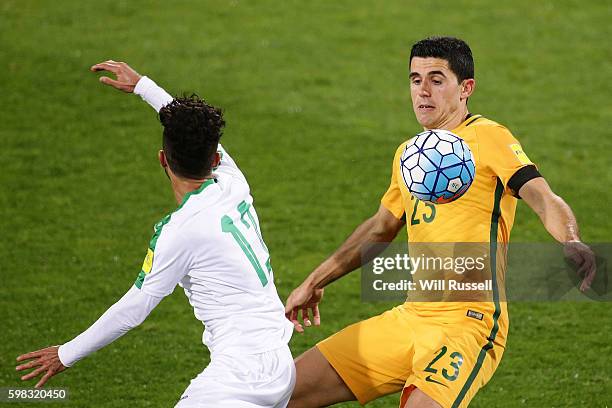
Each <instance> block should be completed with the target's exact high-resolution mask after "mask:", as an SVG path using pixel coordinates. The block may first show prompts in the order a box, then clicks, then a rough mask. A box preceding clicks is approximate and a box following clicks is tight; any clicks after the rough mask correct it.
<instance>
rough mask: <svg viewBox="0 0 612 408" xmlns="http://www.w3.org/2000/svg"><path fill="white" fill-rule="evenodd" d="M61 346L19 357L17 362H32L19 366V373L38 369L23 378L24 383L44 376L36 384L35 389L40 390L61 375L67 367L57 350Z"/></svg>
mask: <svg viewBox="0 0 612 408" xmlns="http://www.w3.org/2000/svg"><path fill="white" fill-rule="evenodd" d="M58 349H59V346H52V347H47V348H44V349H40V350H36V351H32V352H30V353H26V354H22V355H20V356H19V357H17V361H24V360H32V361H29V362H27V363H25V364H21V365H18V366H17V367H16V370H17V371H23V370H27V369H29V368H34V367H38V368H36V369H34V370H32V371H31V372H29V373H28V374H26V375H24V376H22V377H21V379H22V380H23V381H26V380H29V379H32V378H35V377H38V376H39V375H41V374H43V373H44V374H43V376H42V378H41V379H40V380H39V381H38V382H37V383H36V385H35V388H40V387H42V386H43V385H45V383H46V382H47V381H48V380H49V378H51V377H53V376H54V375H56V374H58V373H61V372H62V371H64V370H65V369H66V368H67V367H65V366H64V365H63V364H62V362H61V361H60V359H59V355H58V353H57V350H58Z"/></svg>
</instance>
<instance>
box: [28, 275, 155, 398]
mask: <svg viewBox="0 0 612 408" xmlns="http://www.w3.org/2000/svg"><path fill="white" fill-rule="evenodd" d="M161 299H162V298H158V297H155V296H150V295H148V294H146V293H144V292H142V291H141V290H138V289H137V288H136V287H135V286H132V288H131V289H130V290H129V291H128V292H127V293H126V294H125V295H124V296H123V297H122V298H121V299H120V300H119V301H118V302H117V303H115V304H114V305H113V306H111V307H110V308H109V309H108V310H107V311H106V312H105V313H104V314H103V315H102V316H101V317H100V318H99V319H98V320H97V321H96V322H95V323H94V324H93V325H91V327H90V328H89V329H87V330H85V331H84V332H83V333H81V334H80V335H79V336H77V337H75V338H74V339H73V340H71V341H69V342H68V343H66V344H63V345H61V346H53V347H47V348H44V349H41V350H37V351H33V352H30V353H26V354H22V355H21V356H19V357H17V361H26V360H31V361H29V362H27V363H24V364H21V365H18V366H17V368H16V369H17V371H23V370H27V369H30V368H34V370H32V371H31V372H30V373H28V374H26V375H24V376H22V377H21V379H22V380H24V381H26V380H30V379H32V378H35V377H38V376H39V375H41V374H43V376H42V378H41V379H40V380H39V381H38V383H37V384H36V388H39V387H42V386H43V385H44V384H45V383H46V382H47V381H48V380H49V378H51V377H53V376H54V375H56V374H58V373H60V372H62V371H64V370H65V369H66V368H68V367H71V366H72V365H73V364H74V363H76V362H77V361H78V360H80V359H82V358H84V357H86V356H87V355H89V354H91V353H93V352H94V351H96V350H99V349H101V348H102V347H104V346H106V345H108V344H110V343H112V342H113V341H115V340H116V339H118V338H119V337H121V336H122V335H124V334H125V333H127V332H128V331H129V330H131V329H133V328H134V327H136V326H138V325H139V324H140V323H142V322H143V321H144V320H145V318H146V317H147V316H148V315H149V313H151V311H152V310H153V309H154V308H155V307H156V306H157V305H158V304H159V302H160V301H161Z"/></svg>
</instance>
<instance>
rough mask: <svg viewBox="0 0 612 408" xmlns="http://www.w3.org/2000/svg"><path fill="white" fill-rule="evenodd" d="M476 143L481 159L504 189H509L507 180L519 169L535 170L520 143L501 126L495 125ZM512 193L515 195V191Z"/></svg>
mask: <svg viewBox="0 0 612 408" xmlns="http://www.w3.org/2000/svg"><path fill="white" fill-rule="evenodd" d="M478 143H479V150H480V156H481V160H482V159H483V158H485V157H486V160H487V162H488V163H487V165H488V166H489V168H491V170H493V172H494V173H495V175H496V176H497V177H499V179H500V180H501V182H502V183H503V184H504V188H506V189H510V188H509V187H510V185H509V182H510V180H511V179H512V177H513V176H514V175H515V174H516V173H517V172H518V171H519V170H521V169H523V168H525V167H532V168H533V169H534V170H536V169H535V165H534V164H533V162H532V161H531V160H530V159H529V157H527V155H526V154H525V152H524V151H523V148H522V147H521V144H520V143H519V142H518V140H516V138H515V137H514V136H513V135H512V133H510V131H509V130H508V129H506V128H504V127H503V126H497V127H496V128H495V131H494V132H491V133H488V134H487V135H486V137H483V138H480V139H479V142H478ZM483 156H484V157H483ZM535 173H537V170H536V171H535ZM537 174H539V173H537ZM512 193H513V194H515V195H516V192H512Z"/></svg>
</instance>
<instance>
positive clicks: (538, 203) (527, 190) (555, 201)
mask: <svg viewBox="0 0 612 408" xmlns="http://www.w3.org/2000/svg"><path fill="white" fill-rule="evenodd" d="M518 193H519V195H520V196H521V198H522V199H523V200H524V201H525V202H526V203H527V205H529V207H531V208H532V209H533V210H534V211H535V213H536V214H538V216H539V217H540V220H541V221H542V223H543V224H544V227H545V228H546V230H547V231H548V232H549V233H550V235H552V236H553V238H555V239H556V240H557V241H559V242H560V243H562V244H563V250H564V252H565V255H566V256H567V257H568V258H570V259H571V260H572V261H573V262H574V263H575V264H576V265H577V267H578V274H579V275H580V276H582V277H584V279H583V280H582V284H581V285H580V290H581V291H583V292H584V291H585V290H587V289H588V288H589V287H590V286H591V283H592V282H593V279H594V278H595V273H596V262H595V254H594V253H593V251H592V250H591V248H589V247H588V246H587V245H586V244H584V243H583V242H582V241H581V240H580V235H579V230H578V223H577V222H576V217H575V216H574V213H573V212H572V209H571V208H570V207H569V205H567V203H566V202H565V201H563V199H562V198H561V197H559V196H558V195H556V194H555V193H554V192H553V191H552V190H551V188H550V186H549V185H548V183H547V182H546V180H545V179H544V178H542V177H538V178H534V179H532V180H530V181H528V182H527V183H525V184H524V185H523V186H522V187H521V189H520V190H519V192H518Z"/></svg>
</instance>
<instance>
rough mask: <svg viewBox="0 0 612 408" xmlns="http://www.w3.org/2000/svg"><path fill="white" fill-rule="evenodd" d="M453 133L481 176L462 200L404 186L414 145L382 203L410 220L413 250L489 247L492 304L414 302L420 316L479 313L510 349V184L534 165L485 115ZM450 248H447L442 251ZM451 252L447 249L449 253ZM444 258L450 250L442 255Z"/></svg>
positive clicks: (410, 304) (397, 162) (395, 168)
mask: <svg viewBox="0 0 612 408" xmlns="http://www.w3.org/2000/svg"><path fill="white" fill-rule="evenodd" d="M452 132H453V133H455V134H456V135H458V136H459V137H461V138H462V139H463V140H464V141H465V142H466V143H467V144H468V146H469V147H470V149H471V151H472V155H473V160H474V164H475V167H476V173H475V177H474V180H473V182H472V185H471V186H470V188H469V189H468V190H467V192H466V193H465V194H464V195H463V196H462V197H460V198H459V199H457V200H455V201H453V202H450V203H446V204H438V205H436V204H431V203H426V202H423V201H421V200H419V199H417V198H415V197H414V196H412V195H411V194H410V192H409V191H408V189H407V187H406V185H405V183H404V182H403V180H402V176H401V173H400V172H401V170H400V158H401V155H402V153H403V151H404V150H405V147H406V144H407V143H408V142H404V143H402V144H401V145H400V146H399V148H398V149H397V151H396V153H395V158H394V160H393V171H392V176H391V183H390V185H389V188H388V190H387V192H386V193H385V194H384V196H383V198H382V200H381V203H382V205H383V206H384V207H385V208H387V209H388V210H389V211H390V212H391V213H392V214H393V215H394V216H395V217H396V218H398V219H402V218H405V220H406V228H407V231H408V243H409V247H411V246H412V245H411V244H415V243H482V244H486V246H488V247H489V248H488V251H489V254H490V257H491V259H490V264H489V265H488V267H489V268H490V272H491V277H492V279H491V281H492V297H493V299H492V301H491V302H472V303H469V302H468V303H467V304H466V303H461V304H460V305H459V304H457V303H456V302H416V303H415V302H408V303H407V304H406V305H405V306H406V307H407V308H409V309H411V310H413V311H414V312H416V313H420V314H430V313H432V312H434V313H435V312H442V311H444V310H451V309H457V308H458V307H461V308H466V309H468V310H471V309H476V310H478V311H481V312H484V313H485V314H486V315H488V318H487V319H485V320H489V323H490V327H492V333H491V334H492V336H491V337H492V338H493V339H495V337H496V335H497V334H498V332H499V334H500V336H499V338H498V339H497V340H498V341H499V342H500V343H501V344H505V338H506V336H507V328H508V319H507V309H506V302H505V291H504V281H505V278H504V276H505V271H506V262H505V261H506V245H505V244H506V243H507V242H508V241H509V239H510V232H511V230H512V225H513V223H514V214H515V210H516V204H517V198H516V195H517V192H515V191H513V190H512V189H511V188H510V187H509V185H508V183H509V181H510V179H511V178H512V176H513V175H515V174H516V173H517V171H519V170H520V169H521V168H523V167H526V166H532V167H533V163H532V162H531V161H530V160H529V158H528V157H527V155H526V154H525V153H524V152H523V149H522V148H521V145H520V144H519V142H518V141H517V140H516V138H515V137H514V136H513V135H512V133H510V131H509V130H508V129H506V128H505V127H504V126H502V125H500V124H498V123H496V122H494V121H492V120H489V119H486V118H484V117H482V116H480V115H473V116H470V117H468V118H467V119H466V120H465V121H464V122H463V123H461V124H460V125H459V126H458V127H457V128H455V129H453V130H452ZM441 247H442V248H444V246H443V245H441ZM447 247H448V246H446V248H447ZM441 251H443V252H444V250H441Z"/></svg>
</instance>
